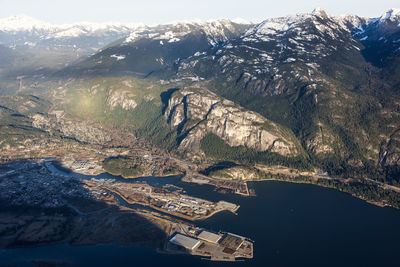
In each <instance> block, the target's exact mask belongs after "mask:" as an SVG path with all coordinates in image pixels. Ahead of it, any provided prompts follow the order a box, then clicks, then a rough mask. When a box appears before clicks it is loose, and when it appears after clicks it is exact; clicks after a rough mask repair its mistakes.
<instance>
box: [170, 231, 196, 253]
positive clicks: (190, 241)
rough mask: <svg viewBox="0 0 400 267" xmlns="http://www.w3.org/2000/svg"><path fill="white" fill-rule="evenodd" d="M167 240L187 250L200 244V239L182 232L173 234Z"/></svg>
mask: <svg viewBox="0 0 400 267" xmlns="http://www.w3.org/2000/svg"><path fill="white" fill-rule="evenodd" d="M169 242H171V243H172V244H175V245H178V246H181V247H184V248H186V249H189V250H193V249H195V248H196V247H197V246H198V245H199V244H200V240H198V239H195V238H192V237H189V236H186V235H182V234H176V235H174V237H173V238H171V239H170V240H169Z"/></svg>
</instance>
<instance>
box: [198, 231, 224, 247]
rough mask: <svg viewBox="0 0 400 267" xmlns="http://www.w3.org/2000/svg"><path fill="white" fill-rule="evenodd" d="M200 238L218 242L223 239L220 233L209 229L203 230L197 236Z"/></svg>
mask: <svg viewBox="0 0 400 267" xmlns="http://www.w3.org/2000/svg"><path fill="white" fill-rule="evenodd" d="M197 237H198V238H199V239H202V240H204V241H207V242H210V243H214V244H217V243H218V241H219V240H220V239H221V236H220V235H217V234H214V233H211V232H208V231H204V230H203V231H201V233H200V234H199V235H198V236H197Z"/></svg>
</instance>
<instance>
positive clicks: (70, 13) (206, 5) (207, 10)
mask: <svg viewBox="0 0 400 267" xmlns="http://www.w3.org/2000/svg"><path fill="white" fill-rule="evenodd" d="M315 7H321V8H323V9H325V11H327V13H328V14H331V15H342V14H357V15H360V16H366V17H379V16H380V15H381V14H382V13H384V12H385V11H386V10H388V9H389V8H391V7H394V8H400V0H297V1H296V0H274V1H270V0H111V1H105V0H0V18H4V17H8V16H11V15H21V14H24V15H28V16H32V17H34V18H37V19H39V20H43V21H46V22H50V23H55V24H63V23H73V22H80V21H90V22H108V21H115V22H124V23H125V22H142V23H145V24H149V25H152V24H161V23H168V22H173V21H182V20H192V19H201V20H207V19H220V18H230V19H233V18H238V17H239V18H243V19H246V20H249V21H252V22H260V21H262V20H265V19H267V18H271V17H279V16H285V15H289V14H294V13H305V12H311V11H312V10H313V9H314V8H315Z"/></svg>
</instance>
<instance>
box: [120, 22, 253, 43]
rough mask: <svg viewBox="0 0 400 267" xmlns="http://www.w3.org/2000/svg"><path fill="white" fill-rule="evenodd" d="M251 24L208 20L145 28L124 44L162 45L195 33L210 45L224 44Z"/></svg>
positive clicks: (134, 33) (133, 33)
mask: <svg viewBox="0 0 400 267" xmlns="http://www.w3.org/2000/svg"><path fill="white" fill-rule="evenodd" d="M250 25H251V24H250V23H249V22H247V21H245V20H241V19H240V20H239V19H235V20H228V19H220V20H210V21H188V22H175V23H171V24H166V25H157V26H151V27H150V26H145V27H143V28H138V29H137V30H135V31H132V32H131V34H130V35H129V36H128V37H127V38H126V39H125V41H124V43H125V44H127V43H132V42H134V41H136V40H138V39H141V38H148V39H153V40H161V41H162V42H163V43H164V42H166V43H173V42H179V41H180V40H181V39H182V37H184V36H185V35H187V34H189V33H193V32H195V31H199V32H203V33H204V34H205V35H206V37H207V39H208V40H209V42H210V44H212V45H215V44H216V43H218V42H225V41H227V40H228V39H229V38H230V37H232V36H233V35H239V34H240V33H242V32H243V31H244V30H245V29H246V28H247V27H248V26H250Z"/></svg>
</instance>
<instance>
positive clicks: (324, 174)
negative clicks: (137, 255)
mask: <svg viewBox="0 0 400 267" xmlns="http://www.w3.org/2000/svg"><path fill="white" fill-rule="evenodd" d="M399 38H400V12H399V11H398V10H396V9H390V10H388V11H386V12H385V13H384V14H383V15H382V16H380V17H377V18H364V17H359V16H356V15H346V16H332V15H329V14H327V13H326V12H325V11H324V10H322V9H318V8H317V9H315V10H314V11H313V12H311V13H302V14H294V15H290V16H286V17H280V18H269V19H266V20H264V21H262V22H261V23H256V24H254V23H250V22H246V21H238V20H224V19H222V20H212V21H207V22H195V21H189V22H176V23H170V24H165V25H153V26H147V25H142V24H112V23H105V24H85V23H82V24H71V25H52V24H48V23H43V22H40V21H36V20H35V19H32V18H29V17H24V16H22V17H12V18H7V19H0V52H1V54H0V61H1V62H0V191H1V192H2V194H1V195H0V247H1V248H20V247H31V246H32V247H35V246H38V245H54V244H70V245H72V246H83V245H98V244H112V243H115V244H119V245H128V246H149V247H152V248H155V249H158V250H159V251H161V252H162V253H167V254H177V255H179V254H191V255H197V256H200V257H206V258H207V259H210V260H211V261H237V260H241V259H248V260H249V261H250V260H251V259H253V257H254V255H255V251H257V246H256V244H254V242H253V241H252V240H251V239H250V238H253V237H252V236H246V235H247V234H248V233H252V232H251V230H249V229H247V228H246V227H243V228H240V230H242V231H243V232H237V231H236V230H237V228H236V229H235V228H233V230H231V228H230V223H233V224H234V223H235V222H234V221H235V217H231V216H236V218H239V217H240V216H241V213H242V212H243V213H245V214H248V213H247V212H249V211H248V210H246V211H243V206H242V205H241V204H239V203H249V202H251V201H255V199H259V198H261V199H263V197H265V196H259V195H258V194H259V191H258V189H257V188H258V187H261V188H263V185H264V184H270V183H272V184H274V181H279V182H286V183H296V184H312V185H316V186H320V187H325V188H331V189H335V190H338V191H341V192H344V193H347V194H350V195H352V196H353V197H356V198H358V199H361V200H363V201H366V202H368V203H370V204H373V205H375V206H377V207H376V208H378V207H381V208H383V209H382V210H384V211H386V210H391V208H394V209H395V210H396V212H398V211H397V210H398V209H400V167H399V166H400V152H399V151H400V131H399V129H400V102H399V100H398V99H400V87H399V84H400V80H399V78H398V77H399V73H400V68H399V66H400V65H399V64H398V63H399V62H400V61H399V60H400V42H399V40H400V39H399ZM290 186H291V185H288V187H290ZM301 186H307V185H301ZM204 188H206V189H204ZM302 188H303V187H302ZM196 189H198V190H199V191H197V190H196ZM321 190H322V189H321ZM323 190H325V189H323ZM326 190H327V189H326ZM323 192H328V191H323ZM283 194H286V193H283ZM340 196H341V195H340ZM338 201H339V200H338ZM316 202H318V201H317V200H316ZM277 205H278V206H279V205H280V203H279V204H277ZM256 206H257V208H255V209H254V210H253V209H252V207H251V206H247V207H246V208H247V209H250V210H252V211H253V212H255V213H257V214H258V213H259V214H262V213H263V208H262V207H263V203H258V204H257V205H256ZM382 212H383V211H382ZM224 216H226V217H228V218H230V223H226V224H219V225H218V227H220V228H218V229H216V227H213V225H212V224H208V222H213V221H214V220H216V221H218V220H219V218H222V217H224ZM263 216H264V215H263ZM263 219H265V221H267V219H266V218H264V217H263ZM269 219H270V218H268V220H269ZM285 223H286V222H285ZM225 227H226V228H227V229H225ZM227 231H232V233H231V232H227ZM288 231H289V232H290V229H289V230H288ZM233 232H235V233H233ZM253 234H254V233H253Z"/></svg>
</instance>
